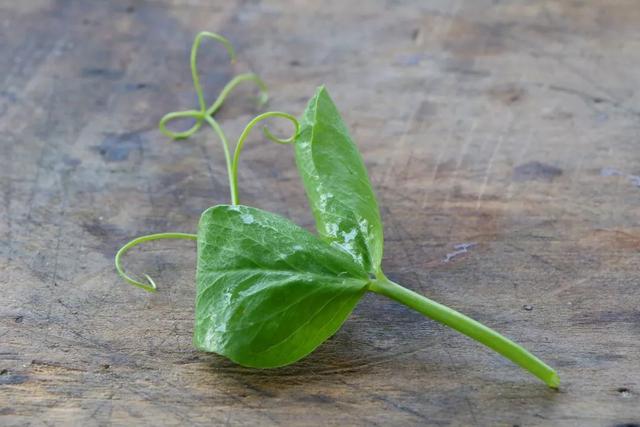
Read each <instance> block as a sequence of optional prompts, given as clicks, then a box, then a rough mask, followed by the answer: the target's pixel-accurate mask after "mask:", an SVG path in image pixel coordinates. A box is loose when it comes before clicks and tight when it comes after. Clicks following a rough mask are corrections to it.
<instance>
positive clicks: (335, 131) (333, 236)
mask: <svg viewBox="0 0 640 427" xmlns="http://www.w3.org/2000/svg"><path fill="white" fill-rule="evenodd" d="M295 150H296V164H297V165H298V170H299V171H300V175H301V176H302V181H303V184H304V188H305V190H306V192H307V197H308V198H309V203H310V204H311V209H312V210H313V215H314V217H315V219H316V228H317V230H318V233H319V234H320V236H321V237H322V238H324V239H326V240H328V241H329V242H331V243H332V244H333V245H335V246H338V247H340V248H342V249H344V250H346V251H347V252H349V253H350V254H351V256H353V258H354V259H355V260H356V261H357V262H358V263H359V264H360V265H362V266H363V268H364V269H365V270H366V271H367V272H369V273H375V272H377V271H378V270H379V269H380V261H381V259H382V246H383V237H382V222H381V221H380V212H379V210H378V203H377V202H376V197H375V194H374V193H373V190H372V189H371V183H370V182H369V177H368V175H367V170H366V168H365V166H364V163H363V161H362V158H361V156H360V153H359V152H358V148H357V147H356V146H355V144H354V143H353V141H352V139H351V137H350V136H349V132H348V131H347V128H346V126H345V124H344V122H343V121H342V118H341V117H340V113H339V112H338V109H337V108H336V106H335V104H334V103H333V101H332V100H331V98H330V97H329V93H328V92H327V90H326V89H325V88H324V86H321V87H320V88H318V90H317V92H316V94H315V95H314V97H313V98H311V100H310V101H309V104H308V105H307V109H306V110H305V112H304V115H303V116H302V119H301V121H300V132H299V134H298V136H297V138H296V144H295Z"/></svg>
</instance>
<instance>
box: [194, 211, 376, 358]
mask: <svg viewBox="0 0 640 427" xmlns="http://www.w3.org/2000/svg"><path fill="white" fill-rule="evenodd" d="M367 285H368V275H367V273H366V272H365V271H364V270H363V269H362V267H361V266H360V265H358V264H357V263H355V262H354V261H353V259H352V258H351V257H350V256H349V254H347V253H345V252H343V251H341V250H338V249H336V248H333V247H332V246H330V245H329V244H328V243H326V242H324V241H322V240H320V239H319V238H317V237H315V236H314V235H313V234H311V233H309V232H308V231H306V230H304V229H302V228H300V227H298V226H297V225H295V224H294V223H292V222H290V221H288V220H287V219H285V218H283V217H281V216H278V215H275V214H272V213H269V212H265V211H262V210H260V209H256V208H250V207H247V206H226V205H221V206H214V207H212V208H209V209H207V210H206V211H205V212H204V213H203V214H202V216H201V218H200V224H199V226H198V270H197V297H196V325H195V332H194V343H195V345H196V347H198V348H199V349H201V350H205V351H212V352H215V353H218V354H221V355H224V356H226V357H228V358H230V359H231V360H233V361H234V362H236V363H239V364H241V365H244V366H251V367H259V368H270V367H276V366H282V365H287V364H289V363H293V362H295V361H296V360H298V359H300V358H302V357H304V356H306V355H307V354H309V353H310V352H312V351H313V350H314V349H315V348H316V347H317V346H318V345H320V344H321V343H322V342H323V341H325V340H326V339H327V338H329V337H330V336H331V335H333V334H334V333H335V332H336V331H337V330H338V328H340V326H341V325H342V323H343V322H344V321H345V319H346V318H347V317H348V316H349V314H350V313H351V311H352V310H353V308H354V307H355V305H356V303H357V302H358V300H359V299H360V297H361V296H362V295H363V293H364V292H365V291H366V288H367Z"/></svg>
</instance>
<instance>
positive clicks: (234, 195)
mask: <svg viewBox="0 0 640 427" xmlns="http://www.w3.org/2000/svg"><path fill="white" fill-rule="evenodd" d="M205 37H208V38H211V39H214V40H216V41H218V42H220V43H222V44H223V45H224V47H225V48H226V49H227V52H228V54H229V57H230V59H231V62H232V63H233V62H235V53H234V50H233V46H232V45H231V43H230V42H229V40H227V39H226V38H224V37H222V36H221V35H219V34H216V33H211V32H207V31H203V32H200V33H198V35H197V36H196V38H195V40H194V41H193V46H192V47H191V56H190V65H191V77H192V79H193V87H194V88H195V91H196V95H197V97H198V107H199V109H198V110H184V111H174V112H171V113H168V114H166V115H165V116H164V117H162V118H161V119H160V122H159V124H158V126H159V128H160V131H161V132H162V133H163V134H164V135H166V136H168V137H169V138H172V139H174V140H179V139H186V138H189V137H190V136H191V135H193V134H194V133H196V132H197V131H198V130H199V129H200V127H202V124H203V123H204V122H207V123H208V124H209V126H211V128H212V129H213V131H214V132H215V133H216V135H217V136H218V138H220V142H221V144H222V150H223V152H224V157H225V162H226V165H227V174H228V178H229V191H230V193H231V204H232V205H237V204H239V199H238V163H239V161H240V153H241V151H242V147H243V146H244V142H245V140H246V139H247V136H249V133H250V132H251V129H253V127H254V126H255V125H257V124H258V123H259V122H261V121H263V120H266V119H269V118H273V117H280V118H285V119H287V120H289V121H290V122H291V123H292V124H293V125H294V128H295V130H294V133H293V134H292V135H291V136H290V137H289V138H286V139H281V138H277V137H276V136H274V135H273V134H272V133H271V132H270V131H269V128H268V127H266V126H265V127H264V128H263V133H264V136H265V137H266V138H267V139H270V140H271V141H273V142H276V143H278V144H291V143H292V142H294V140H295V137H296V135H297V134H298V131H299V128H300V126H299V124H298V120H297V119H296V118H295V117H294V116H292V115H291V114H287V113H283V112H279V111H270V112H267V113H262V114H260V115H258V116H257V117H255V118H254V119H253V120H251V121H250V122H249V123H248V124H247V126H246V127H245V128H244V130H243V131H242V133H241V134H240V137H239V138H238V141H237V143H236V147H235V150H234V154H233V159H232V158H231V151H230V150H229V142H228V139H227V137H226V135H225V133H224V131H223V130H222V127H220V125H219V124H218V122H217V121H216V120H215V119H214V118H213V117H214V115H215V113H216V112H217V111H218V110H219V109H220V107H222V104H224V101H225V100H226V99H227V97H228V96H229V94H230V93H231V92H232V91H233V90H234V89H235V88H236V87H237V86H238V85H239V84H241V83H243V82H247V81H252V82H254V83H255V84H256V85H257V86H258V88H259V89H260V97H259V99H258V102H259V105H264V104H265V103H266V102H267V100H268V98H269V95H268V93H267V86H266V84H265V83H264V82H263V81H262V80H261V79H260V77H258V76H257V75H256V74H253V73H244V74H240V75H237V76H235V77H234V78H233V79H231V81H229V83H227V84H226V85H225V87H224V88H223V89H222V91H221V92H220V94H219V95H218V98H216V100H215V101H214V102H213V103H212V104H211V105H210V106H209V107H207V104H206V102H205V99H204V95H203V92H202V86H201V85H200V76H199V74H198V50H199V48H200V44H201V43H202V39H203V38H205ZM184 118H191V119H194V120H195V123H194V124H193V125H192V126H191V127H190V128H189V129H187V130H185V131H181V132H174V131H172V130H170V129H168V128H167V124H168V123H169V122H171V121H173V120H176V119H184ZM160 239H188V240H197V235H196V234H189V233H174V232H170V233H158V234H149V235H146V236H140V237H138V238H135V239H133V240H131V241H130V242H128V243H127V244H125V245H124V246H123V247H122V248H120V250H118V252H117V253H116V256H115V265H116V270H117V271H118V274H119V275H120V276H121V277H122V278H123V279H124V280H125V281H126V282H127V283H130V284H131V285H134V286H137V287H139V288H142V289H144V290H146V291H149V292H155V291H156V289H157V287H156V284H155V282H154V281H153V279H152V278H151V277H149V276H148V275H146V274H145V275H144V276H145V278H146V280H147V283H142V282H139V281H137V280H135V279H133V278H131V277H130V276H128V275H127V274H126V273H125V272H124V269H123V268H122V265H121V258H122V256H123V255H124V254H125V253H126V252H127V251H129V250H130V249H131V248H133V247H134V246H137V245H139V244H141V243H144V242H148V241H151V240H160Z"/></svg>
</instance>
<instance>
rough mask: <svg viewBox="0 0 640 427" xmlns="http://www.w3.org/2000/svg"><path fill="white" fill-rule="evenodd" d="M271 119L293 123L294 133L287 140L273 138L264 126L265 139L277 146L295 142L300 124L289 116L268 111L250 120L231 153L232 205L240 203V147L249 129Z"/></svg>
mask: <svg viewBox="0 0 640 427" xmlns="http://www.w3.org/2000/svg"><path fill="white" fill-rule="evenodd" d="M271 117H282V118H285V119H287V120H289V121H290V122H291V123H293V126H294V127H295V131H294V132H293V134H292V135H291V136H290V137H289V138H287V139H280V138H277V137H275V136H274V135H273V134H272V133H271V132H270V131H269V128H268V127H266V126H265V127H264V128H262V131H263V133H264V136H265V137H267V138H268V139H270V140H271V141H273V142H276V143H278V144H291V143H292V142H294V141H295V138H296V135H298V131H299V130H300V124H299V123H298V120H297V119H296V118H295V117H294V116H292V115H291V114H287V113H282V112H279V111H270V112H268V113H262V114H260V115H259V116H257V117H255V118H254V119H253V120H251V121H250V122H249V124H247V126H246V127H245V128H244V130H243V131H242V133H241V134H240V137H239V138H238V142H237V143H236V149H235V152H234V153H233V163H232V164H231V187H232V188H233V191H232V192H231V204H233V205H237V204H239V203H240V201H239V199H238V163H239V161H240V152H241V151H242V147H243V146H244V141H245V140H246V139H247V136H249V133H250V132H251V129H253V127H254V126H255V125H257V124H258V123H259V122H261V121H263V120H265V119H268V118H271Z"/></svg>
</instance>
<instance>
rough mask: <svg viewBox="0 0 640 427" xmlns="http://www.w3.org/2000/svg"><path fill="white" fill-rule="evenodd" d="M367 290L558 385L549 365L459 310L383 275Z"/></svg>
mask: <svg viewBox="0 0 640 427" xmlns="http://www.w3.org/2000/svg"><path fill="white" fill-rule="evenodd" d="M369 290H371V291H372V292H375V293H378V294H381V295H384V296H386V297H388V298H391V299H393V300H395V301H398V302H399V303H401V304H404V305H406V306H407V307H409V308H412V309H414V310H416V311H417V312H419V313H422V314H424V315H425V316H427V317H430V318H432V319H433V320H436V321H438V322H440V323H442V324H445V325H447V326H449V327H450V328H453V329H455V330H456V331H458V332H460V333H463V334H464V335H466V336H468V337H470V338H473V339H474V340H476V341H478V342H480V343H482V344H484V345H486V346H487V347H489V348H491V349H492V350H494V351H496V352H497V353H499V354H501V355H502V356H504V357H506V358H507V359H509V360H511V361H512V362H513V363H515V364H516V365H519V366H520V367H522V368H523V369H526V370H527V371H529V372H531V373H532V374H533V375H535V376H536V377H538V378H540V379H541V380H542V381H544V382H545V383H546V384H547V385H548V386H549V387H552V388H558V386H559V385H560V378H559V377H558V374H557V373H556V371H555V370H553V368H551V367H550V366H549V365H547V364H546V363H544V362H543V361H542V360H540V359H538V358H537V357H536V356H534V355H533V354H531V353H529V352H528V351H527V350H525V349H524V348H523V347H521V346H519V345H518V344H516V343H515V342H513V341H511V340H509V339H507V338H505V337H503V336H502V335H500V334H499V333H497V332H496V331H494V330H492V329H490V328H488V327H486V326H485V325H483V324H482V323H479V322H477V321H475V320H473V319H471V318H470V317H467V316H465V315H464V314H462V313H459V312H457V311H455V310H452V309H451V308H449V307H447V306H445V305H442V304H440V303H437V302H435V301H432V300H430V299H428V298H426V297H424V296H422V295H420V294H417V293H415V292H413V291H411V290H409V289H407V288H405V287H403V286H400V285H398V284H397V283H394V282H392V281H391V280H389V279H387V278H386V277H385V276H384V275H379V276H378V279H377V280H374V281H373V282H371V285H370V287H369Z"/></svg>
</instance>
